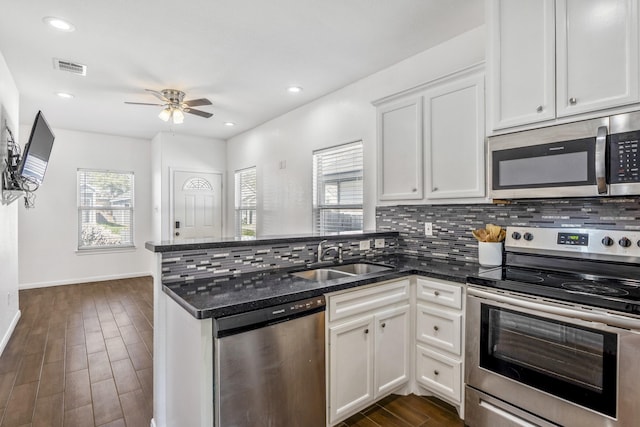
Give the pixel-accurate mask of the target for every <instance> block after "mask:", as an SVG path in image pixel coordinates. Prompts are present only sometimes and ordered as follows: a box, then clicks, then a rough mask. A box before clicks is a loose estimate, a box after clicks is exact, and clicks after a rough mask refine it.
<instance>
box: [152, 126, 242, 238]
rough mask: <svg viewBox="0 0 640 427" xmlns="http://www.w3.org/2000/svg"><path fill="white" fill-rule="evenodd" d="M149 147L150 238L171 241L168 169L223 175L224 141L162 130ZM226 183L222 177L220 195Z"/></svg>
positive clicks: (225, 148)
mask: <svg viewBox="0 0 640 427" xmlns="http://www.w3.org/2000/svg"><path fill="white" fill-rule="evenodd" d="M151 146H152V154H151V157H150V158H151V159H153V188H154V190H153V194H154V199H153V215H154V219H153V224H154V230H153V238H154V240H156V241H158V240H170V239H171V232H172V230H171V228H170V213H169V212H170V211H169V209H170V200H169V195H170V189H171V179H170V177H171V173H170V172H171V170H176V169H177V170H186V171H192V172H221V173H222V174H223V177H224V176H225V171H226V170H227V167H226V162H227V144H226V142H225V141H223V140H220V139H213V138H201V137H195V136H186V135H179V134H172V133H168V132H162V133H159V134H158V135H156V136H155V137H154V138H153V140H152V142H151ZM225 184H226V183H225V182H224V180H223V184H222V185H223V194H224V193H225V192H226V190H225V188H226V185H225ZM224 202H225V201H224V200H223V203H224ZM223 209H224V204H223ZM223 212H224V211H223ZM158 216H159V218H158ZM232 218H233V217H232ZM225 221H226V218H224V215H223V224H224V223H225ZM158 227H159V228H158Z"/></svg>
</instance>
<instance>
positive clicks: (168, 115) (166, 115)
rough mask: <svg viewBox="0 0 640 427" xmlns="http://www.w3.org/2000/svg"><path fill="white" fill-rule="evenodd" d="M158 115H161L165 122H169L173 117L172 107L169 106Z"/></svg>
mask: <svg viewBox="0 0 640 427" xmlns="http://www.w3.org/2000/svg"><path fill="white" fill-rule="evenodd" d="M158 117H160V120H162V121H163V122H168V121H169V119H170V118H171V109H170V108H169V107H167V108H165V109H164V110H162V111H160V114H158Z"/></svg>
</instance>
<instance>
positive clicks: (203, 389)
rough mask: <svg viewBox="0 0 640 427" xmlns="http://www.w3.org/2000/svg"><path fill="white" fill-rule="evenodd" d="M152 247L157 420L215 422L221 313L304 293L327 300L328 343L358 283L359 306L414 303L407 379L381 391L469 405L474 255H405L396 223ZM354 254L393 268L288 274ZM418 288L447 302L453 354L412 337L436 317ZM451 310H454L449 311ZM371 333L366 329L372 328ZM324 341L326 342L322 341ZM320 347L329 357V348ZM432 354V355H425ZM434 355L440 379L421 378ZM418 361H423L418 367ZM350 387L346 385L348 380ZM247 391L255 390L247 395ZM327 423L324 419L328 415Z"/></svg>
mask: <svg viewBox="0 0 640 427" xmlns="http://www.w3.org/2000/svg"><path fill="white" fill-rule="evenodd" d="M321 244H322V245H323V246H321V248H323V250H322V252H323V253H325V255H326V256H325V259H324V262H323V263H318V262H317V261H318V255H317V252H318V248H319V245H321ZM146 247H147V249H149V250H151V251H153V252H155V253H156V274H155V285H154V287H155V290H154V300H155V301H154V302H155V319H154V321H155V329H154V330H155V336H154V343H155V344H154V363H155V365H154V381H155V382H154V396H155V401H154V418H155V421H156V425H158V426H164V425H193V426H200V425H202V426H205V425H207V426H211V425H218V424H214V421H213V420H214V407H216V406H217V405H218V404H219V400H220V396H217V397H216V396H214V387H213V384H214V383H215V377H216V375H215V369H216V363H215V359H216V351H217V349H216V348H214V347H215V345H214V342H215V341H216V338H214V337H215V336H216V333H217V332H218V330H219V328H220V326H219V323H220V321H219V320H220V319H221V318H233V317H234V316H241V315H243V313H247V312H257V311H259V310H261V309H264V308H267V307H268V308H280V307H289V306H290V307H291V308H293V307H298V306H302V305H303V304H299V303H300V302H303V303H305V304H321V308H319V307H315V308H316V309H317V310H315V311H321V312H322V331H320V332H321V335H323V336H322V337H321V338H322V342H323V343H324V335H325V329H326V328H327V327H328V325H329V322H332V323H331V324H332V325H333V324H336V325H339V326H340V325H342V323H344V322H342V323H340V322H333V321H332V317H331V316H332V313H335V310H334V305H332V304H333V300H332V299H331V298H332V296H333V295H338V296H344V295H352V294H353V295H356V293H355V292H354V291H353V290H354V289H356V288H357V290H358V292H360V291H361V289H362V292H365V294H363V296H362V298H360V297H358V300H357V301H358V304H357V305H358V306H362V307H365V308H367V307H368V308H371V309H373V308H376V307H377V308H378V309H379V310H381V309H384V310H387V309H395V310H397V309H401V308H403V307H405V306H406V307H410V310H409V308H407V310H405V311H406V315H404V317H403V319H404V320H403V323H402V324H403V325H406V328H405V329H406V330H405V334H404V335H406V336H404V335H403V334H399V335H400V336H404V338H406V341H407V342H406V343H405V344H406V345H405V346H404V347H403V348H402V354H403V355H404V356H403V357H404V360H406V363H405V364H404V365H406V366H403V364H402V363H401V361H400V362H398V361H397V360H395V362H394V365H398V364H399V365H400V366H403V369H404V371H405V372H404V373H403V374H402V375H401V377H402V378H403V379H402V381H399V382H397V383H396V382H393V381H392V382H390V383H389V384H391V388H389V389H388V390H385V391H384V392H385V393H386V394H389V393H391V392H399V393H409V392H418V393H421V394H432V393H433V394H436V395H438V396H439V397H441V398H443V399H445V400H448V401H449V402H450V403H453V404H454V405H456V406H457V407H458V408H459V410H460V412H461V414H462V404H461V394H460V386H461V373H462V362H461V356H462V354H463V353H462V345H461V344H462V342H461V340H462V336H463V333H464V331H463V324H464V322H463V315H462V313H463V311H462V310H463V298H462V295H463V293H464V291H463V286H464V283H465V281H466V277H467V276H469V275H472V274H476V273H478V270H479V268H480V267H479V266H478V265H477V264H475V263H466V262H460V261H453V260H443V259H425V258H419V257H413V256H405V255H403V254H402V248H401V244H400V237H399V234H398V233H397V232H394V231H387V232H365V233H358V234H344V235H327V236H317V235H315V236H314V235H302V236H300V235H298V236H282V237H268V238H260V239H257V240H250V241H247V240H240V241H239V240H233V239H227V240H224V239H223V240H219V239H218V240H191V241H175V242H160V243H153V242H148V243H147V244H146ZM338 247H340V252H341V255H342V259H343V263H342V264H340V263H339V262H338V254H337V248H338ZM332 249H334V250H332ZM354 263H358V264H363V263H366V264H367V265H370V264H375V265H383V266H387V267H388V268H387V269H384V270H382V271H377V272H366V273H365V274H357V275H343V276H341V277H338V278H335V279H334V278H328V280H308V279H304V278H299V277H296V276H294V275H292V274H290V273H292V272H296V271H304V270H308V269H309V268H310V266H313V267H327V266H328V267H332V266H334V267H335V266H339V265H343V266H344V265H350V264H354ZM386 289H388V291H387V290H386ZM378 291H380V292H378ZM325 295H329V296H328V297H327V309H326V310H327V316H328V320H327V321H326V323H325V320H324V298H325ZM420 298H427V301H428V298H431V299H435V300H436V303H438V304H442V303H444V304H445V306H444V308H445V310H444V315H443V312H442V311H438V310H436V312H435V314H436V315H439V316H440V317H439V319H440V321H442V322H444V323H443V326H444V327H443V328H442V331H446V332H445V333H446V334H450V335H452V336H447V337H446V338H443V339H440V338H438V339H433V340H432V341H433V342H434V343H436V345H438V343H440V344H442V343H444V342H445V341H447V340H449V339H451V340H454V341H456V343H455V344H453V345H451V346H448V345H445V346H444V347H445V350H447V349H448V350H447V351H449V350H452V351H453V353H452V354H449V353H447V351H445V353H444V354H445V357H444V358H443V357H441V356H442V355H441V354H439V353H436V354H435V355H434V353H433V352H431V350H430V349H429V348H427V349H425V348H424V347H427V346H425V345H422V344H421V343H420V342H417V341H416V340H415V339H412V338H411V337H414V336H416V335H417V334H418V333H419V331H414V328H416V324H417V328H418V329H419V328H420V326H419V325H420V320H419V319H420V318H421V317H424V318H425V319H427V318H428V319H430V320H425V321H426V322H427V323H428V322H431V321H433V319H434V317H433V315H434V313H430V314H429V313H425V311H424V310H422V309H420ZM437 300H440V301H437ZM416 302H417V304H416ZM425 305H426V304H425ZM447 305H448V306H447ZM416 307H418V309H416ZM436 307H437V305H436ZM312 308H314V307H312ZM343 308H345V313H347V314H345V315H344V316H343V317H345V319H346V320H354V319H355V318H356V317H358V319H359V318H360V317H362V316H364V315H367V313H368V312H365V311H364V310H361V309H360V308H358V309H356V310H355V311H354V312H353V313H356V314H358V316H355V315H354V316H351V317H348V316H349V314H348V313H349V307H348V304H347V302H345V305H344V306H343ZM379 310H378V311H379ZM449 315H452V316H449ZM339 317H340V316H337V317H335V319H338V318H339ZM413 318H417V319H418V322H414V321H413V320H411V319H413ZM445 318H447V320H444V319H445ZM410 320H411V321H410ZM284 323H287V324H288V323H293V322H284ZM347 323H349V322H347ZM280 324H281V325H282V324H283V323H280ZM384 324H385V325H387V324H388V325H389V326H387V328H389V327H390V326H391V325H392V324H393V323H392V321H388V322H386V323H384ZM432 326H433V325H432ZM383 327H384V326H383ZM436 329H437V328H436ZM336 330H338V331H339V330H340V329H339V328H338V329H336ZM411 332H413V333H411ZM331 333H332V332H331V330H329V331H328V332H327V333H326V337H327V341H330V339H331V337H330V334H331ZM365 333H368V329H367V332H365ZM296 334H297V333H296ZM425 334H426V332H425ZM394 335H398V334H394ZM423 338H426V340H423V341H426V343H429V339H430V338H429V337H423ZM432 338H433V337H432ZM418 340H420V336H418ZM395 347H396V348H397V347H398V346H395ZM322 348H325V347H324V344H323V346H322ZM327 348H328V347H327ZM411 348H413V349H414V350H411ZM456 353H457V359H456V357H452V355H453V356H456ZM421 355H422V356H421ZM321 356H322V358H321V359H322V360H321V361H322V364H323V365H324V364H325V363H324V360H325V357H324V354H322V355H321ZM331 359H332V356H331V355H330V354H328V355H327V362H326V365H327V366H328V369H327V372H328V373H327V390H329V394H330V395H331V394H332V393H331V391H330V390H331V385H332V384H331V383H332V381H331V379H330V376H331V373H330V372H331V371H330V370H331V367H330V365H331V363H335V361H334V362H332V361H331ZM382 359H383V357H380V360H382ZM443 360H444V362H452V361H453V362H452V363H448V364H447V363H445V365H446V366H448V368H447V367H445V365H443V363H442V361H443ZM428 361H430V362H431V364H429V363H427V362H428ZM433 363H437V366H438V368H436V369H435V372H439V371H440V372H442V373H440V379H437V378H436V379H433V378H427V377H426V374H425V375H424V378H422V377H420V375H421V373H420V367H421V366H423V367H424V369H430V370H432V371H433V370H434V369H432V368H433V366H432V365H433ZM413 365H415V366H417V368H416V369H413V368H411V367H412V366H413ZM426 366H429V367H428V368H427V367H426ZM318 370H320V369H318ZM414 371H415V372H416V373H415V375H414V374H413V372H414ZM308 374H309V375H310V376H313V375H318V374H322V375H321V383H322V385H323V387H324V383H325V377H324V366H322V369H321V372H318V373H316V372H309V373H308ZM372 375H373V374H372ZM438 381H444V383H442V384H440V383H438ZM364 382H365V383H366V381H364ZM364 385H365V386H366V384H364ZM428 386H431V387H428ZM353 391H354V392H357V391H358V390H353ZM343 392H344V390H342V391H341V393H342V394H344V393H343ZM346 392H347V394H349V392H350V390H347V391H346ZM334 394H335V393H334ZM356 394H357V393H356ZM360 397H362V396H360ZM382 397H384V396H383V395H381V394H379V393H377V392H376V393H369V392H365V393H364V398H363V399H356V400H357V402H355V403H354V402H351V401H349V402H347V403H348V404H346V405H341V408H343V409H344V410H343V411H342V412H341V413H339V411H337V409H340V408H330V409H329V410H328V412H327V413H328V418H327V420H328V421H327V422H326V425H334V424H336V423H339V421H340V420H342V419H345V418H347V417H348V416H349V415H350V414H351V413H353V411H356V412H357V408H359V407H360V406H361V405H368V404H370V403H373V401H374V399H375V400H378V398H382ZM247 398H248V399H250V397H247ZM333 398H335V396H333V397H332V396H329V397H328V399H329V400H328V401H331V400H332V399H333ZM213 402H215V405H214V404H213ZM321 402H322V409H323V412H324V410H325V409H326V405H325V404H324V396H322V401H321ZM352 403H354V404H353V405H352ZM243 404H245V405H248V406H251V405H255V404H256V403H255V402H251V403H249V402H247V401H244V402H243ZM217 416H218V415H215V417H217ZM323 418H324V414H323ZM216 422H219V421H216ZM322 425H325V423H324V422H323V423H322Z"/></svg>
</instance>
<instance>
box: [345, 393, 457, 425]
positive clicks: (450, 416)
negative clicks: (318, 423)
mask: <svg viewBox="0 0 640 427" xmlns="http://www.w3.org/2000/svg"><path fill="white" fill-rule="evenodd" d="M349 426H357V427H387V426H389V427H436V426H437V427H463V426H464V423H463V421H462V420H461V419H460V418H459V417H458V413H457V412H456V410H455V409H454V408H453V406H450V405H449V404H447V403H445V402H443V401H442V400H440V399H436V398H434V397H423V396H416V395H415V394H410V395H409V396H397V395H394V394H392V395H391V396H388V397H386V398H384V399H382V400H381V401H380V402H378V403H377V404H375V405H372V406H370V407H368V408H367V409H365V410H364V411H362V412H360V413H359V414H356V415H354V416H353V417H351V418H349V419H348V420H346V421H345V422H344V423H342V424H339V425H338V427H349Z"/></svg>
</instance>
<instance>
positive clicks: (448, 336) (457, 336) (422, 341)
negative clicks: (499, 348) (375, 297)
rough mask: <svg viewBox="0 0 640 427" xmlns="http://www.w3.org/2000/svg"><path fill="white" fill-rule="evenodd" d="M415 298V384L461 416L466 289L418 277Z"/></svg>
mask: <svg viewBox="0 0 640 427" xmlns="http://www.w3.org/2000/svg"><path fill="white" fill-rule="evenodd" d="M416 298H417V307H416V346H415V351H416V381H417V382H418V384H419V385H420V386H422V387H424V388H425V389H427V390H429V391H430V392H432V393H433V394H435V395H437V396H439V397H441V398H443V399H445V400H447V401H448V402H450V403H452V404H453V405H455V406H457V407H458V408H459V411H460V413H461V414H462V412H463V411H462V404H463V401H464V399H463V396H462V389H463V387H462V385H463V384H462V372H463V371H462V365H463V359H464V340H463V337H464V291H463V286H462V285H461V284H457V283H452V282H447V281H444V280H438V279H431V278H423V277H418V278H417V287H416Z"/></svg>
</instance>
